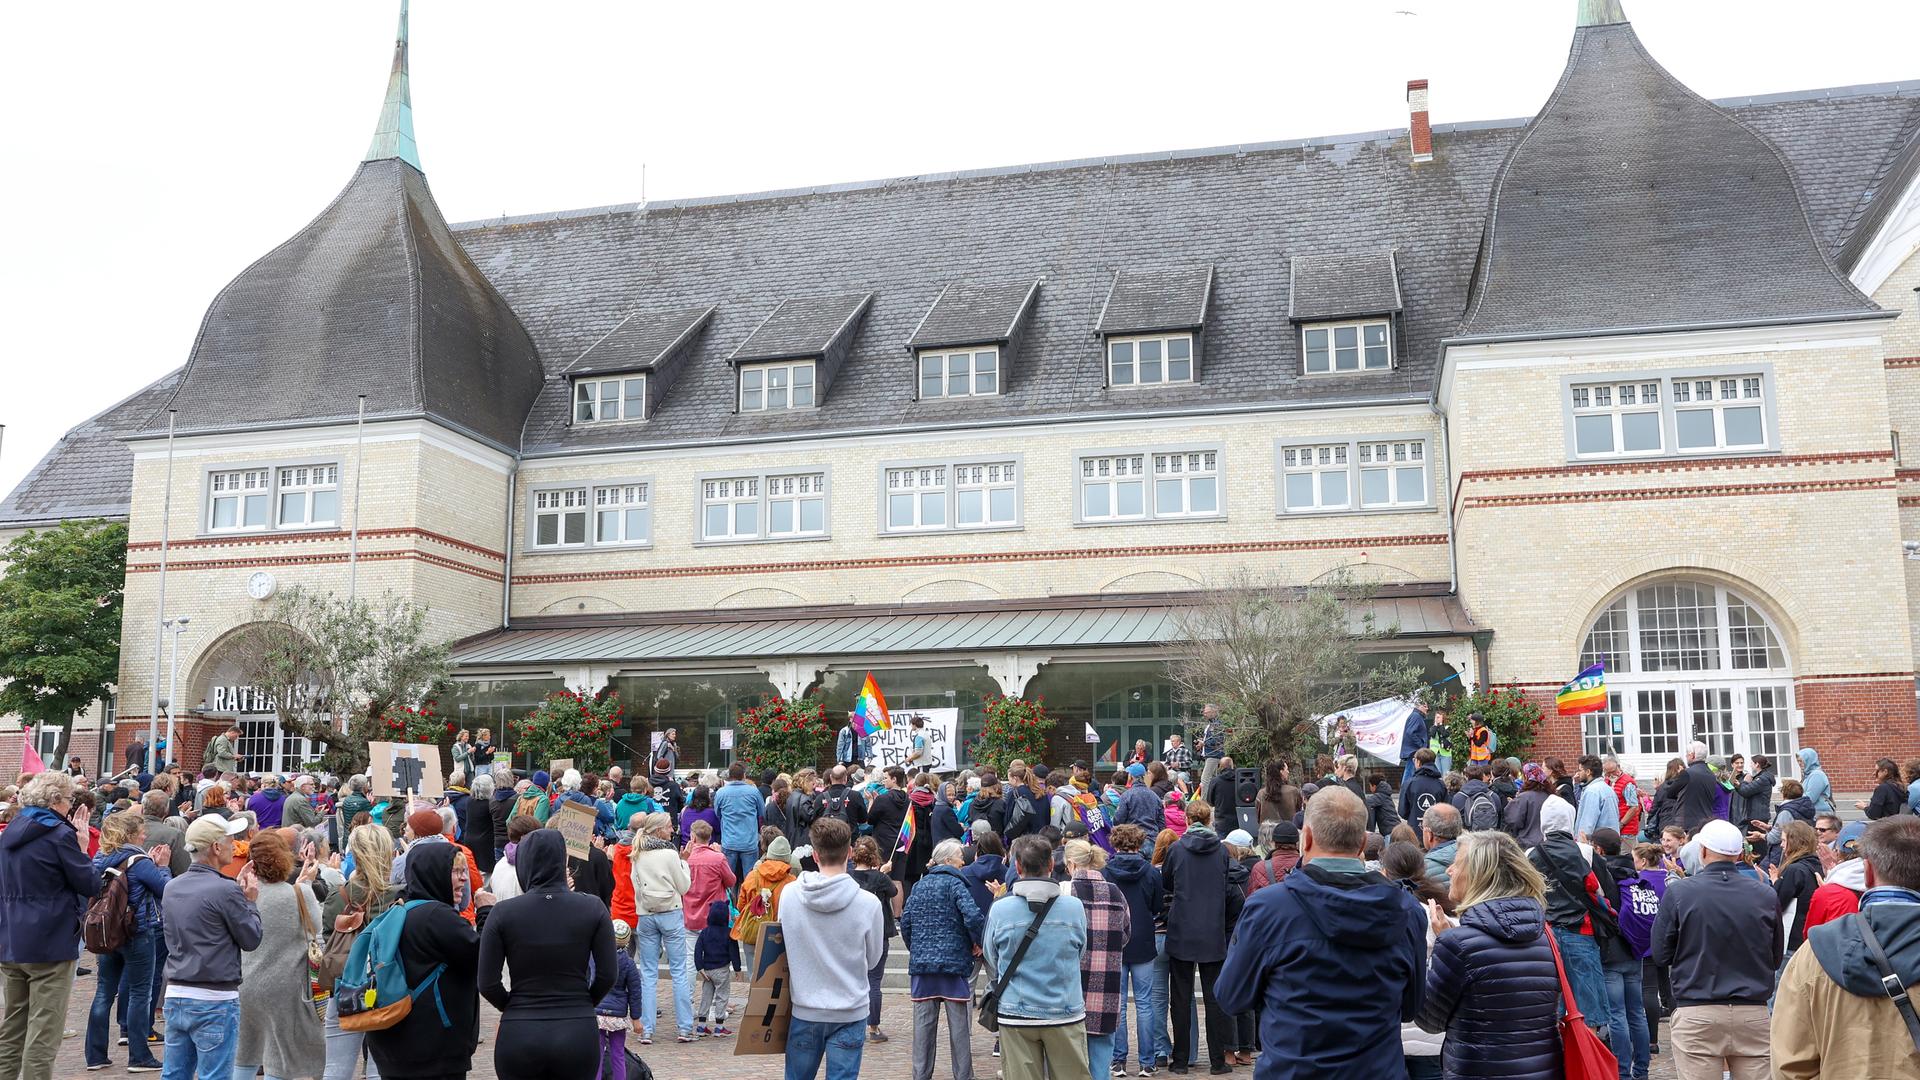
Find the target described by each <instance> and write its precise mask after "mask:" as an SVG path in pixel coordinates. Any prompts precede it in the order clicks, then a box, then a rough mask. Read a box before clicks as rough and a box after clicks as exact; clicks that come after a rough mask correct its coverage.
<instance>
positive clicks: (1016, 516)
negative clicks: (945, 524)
mask: <svg viewBox="0 0 1920 1080" xmlns="http://www.w3.org/2000/svg"><path fill="white" fill-rule="evenodd" d="M1016 467H1017V466H1016V465H1015V463H1014V462H1011V461H989V462H986V463H984V464H983V463H979V462H975V463H972V464H966V465H955V466H954V467H953V485H954V496H953V506H954V509H953V524H954V527H955V528H957V529H985V528H992V527H995V526H1004V525H1014V524H1017V523H1018V522H1019V520H1020V493H1019V481H1018V477H1017V475H1016V472H1015V469H1016Z"/></svg>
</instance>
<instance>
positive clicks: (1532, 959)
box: [1414, 831, 1560, 1080]
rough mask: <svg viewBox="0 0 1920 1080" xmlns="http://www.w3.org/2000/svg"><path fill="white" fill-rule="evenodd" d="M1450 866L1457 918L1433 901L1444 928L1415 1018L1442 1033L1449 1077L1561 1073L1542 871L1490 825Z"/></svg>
mask: <svg viewBox="0 0 1920 1080" xmlns="http://www.w3.org/2000/svg"><path fill="white" fill-rule="evenodd" d="M1449 876H1450V877H1451V887H1450V889H1449V895H1450V896H1451V898H1452V900H1453V904H1454V908H1455V909H1456V910H1458V911H1459V912H1460V922H1459V925H1458V926H1455V925H1454V924H1453V920H1451V919H1449V918H1447V915H1446V913H1445V912H1444V911H1442V910H1441V909H1440V906H1439V905H1438V904H1436V903H1433V902H1431V901H1429V902H1428V905H1427V908H1428V912H1429V914H1430V919H1431V922H1432V925H1433V930H1434V933H1435V934H1437V935H1438V936H1437V937H1436V939H1435V941H1434V946H1433V959H1432V963H1431V965H1430V966H1429V967H1428V968H1427V985H1426V996H1425V998H1424V1000H1423V1001H1422V1003H1421V1005H1420V1013H1419V1015H1418V1016H1416V1017H1415V1018H1414V1022H1415V1023H1417V1024H1419V1025H1420V1027H1421V1029H1422V1030H1425V1031H1430V1032H1434V1033H1436V1034H1437V1033H1439V1032H1445V1033H1446V1036H1447V1041H1446V1044H1445V1046H1444V1047H1443V1049H1442V1051H1441V1060H1442V1062H1443V1063H1444V1066H1445V1069H1446V1075H1447V1077H1449V1078H1450V1080H1451V1078H1454V1077H1460V1078H1471V1077H1502V1078H1509V1080H1558V1077H1559V1076H1560V1036H1559V1028H1558V1020H1559V1010H1560V977H1559V974H1558V973H1557V971H1556V970H1555V965H1554V951H1553V944H1552V939H1551V938H1549V937H1548V936H1547V933H1548V931H1547V911H1546V904H1545V898H1546V892H1547V885H1546V879H1545V878H1543V877H1542V876H1541V875H1540V872H1539V871H1538V870H1535V869H1534V868H1533V865H1532V864H1531V863H1529V862H1528V861H1527V857H1526V854H1525V853H1524V852H1522V851H1521V850H1520V845H1519V843H1518V842H1517V841H1515V840H1514V838H1513V837H1511V836H1508V835H1507V834H1505V833H1502V832H1493V831H1483V832H1470V833H1466V834H1464V835H1462V836H1461V837H1460V842H1459V846H1458V848H1456V852H1455V856H1454V861H1453V867H1452V869H1451V871H1450V872H1449Z"/></svg>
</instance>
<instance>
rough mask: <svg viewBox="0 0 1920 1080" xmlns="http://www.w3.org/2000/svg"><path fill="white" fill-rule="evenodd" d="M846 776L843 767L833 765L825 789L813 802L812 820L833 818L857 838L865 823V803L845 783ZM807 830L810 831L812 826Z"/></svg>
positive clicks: (853, 789) (856, 792) (857, 792)
mask: <svg viewBox="0 0 1920 1080" xmlns="http://www.w3.org/2000/svg"><path fill="white" fill-rule="evenodd" d="M847 775H848V774H847V767H846V766H845V765H835V766H834V767H833V771H831V772H829V773H828V774H827V789H826V790H825V791H823V792H821V793H820V795H819V797H818V798H817V799H816V800H815V811H814V820H815V821H823V820H825V819H827V818H833V819H834V820H836V821H843V822H846V825H847V829H848V830H849V831H850V832H852V833H853V835H855V836H858V835H860V830H861V827H862V826H864V825H866V823H867V801H866V800H865V799H863V798H861V797H860V792H859V791H858V790H856V789H855V788H854V787H853V785H852V784H850V783H848V782H847ZM807 828H808V829H809V830H811V829H812V828H813V826H812V825H808V826H807Z"/></svg>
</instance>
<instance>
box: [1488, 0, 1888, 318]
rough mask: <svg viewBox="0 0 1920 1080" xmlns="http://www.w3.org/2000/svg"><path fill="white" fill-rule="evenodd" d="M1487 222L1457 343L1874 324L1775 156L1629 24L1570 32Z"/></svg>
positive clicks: (1871, 309) (1868, 304)
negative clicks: (1650, 50)
mask: <svg viewBox="0 0 1920 1080" xmlns="http://www.w3.org/2000/svg"><path fill="white" fill-rule="evenodd" d="M1487 222H1488V224H1487V228H1486V232H1485V236H1484V237H1483V239H1482V242H1481V245H1480V250H1479V255H1478V260H1477V263H1476V266H1475V273H1474V281H1473V286H1472V292H1471V296H1472V299H1471V302H1470V304H1469V306H1468V309H1467V314H1466V318H1465V319H1464V320H1463V321H1462V324H1461V326H1460V329H1459V331H1458V333H1457V334H1456V335H1454V336H1455V338H1456V339H1460V340H1498V339H1502V338H1514V337H1526V336H1534V335H1564V334H1566V333H1568V332H1579V331H1610V330H1624V329H1632V328H1651V327H1675V326H1700V325H1755V324H1762V323H1767V322H1781V321H1789V320H1802V319H1807V318H1817V317H1849V316H1852V317H1858V316H1862V315H1871V314H1874V313H1877V312H1878V309H1877V308H1876V307H1875V306H1874V304H1873V302H1872V301H1871V300H1870V299H1868V298H1867V297H1866V296H1864V295H1862V294H1861V293H1860V291H1859V290H1858V289H1856V288H1854V287H1853V285H1852V284H1851V283H1850V282H1849V281H1847V279H1846V277H1845V275H1844V274H1843V273H1842V272H1841V271H1840V270H1839V268H1838V267H1837V266H1836V265H1835V264H1834V262H1833V261H1832V259H1831V258H1829V253H1828V252H1826V251H1824V250H1822V248H1821V245H1820V240H1819V233H1818V231H1817V229H1816V227H1815V226H1814V223H1813V221H1812V220H1811V218H1810V216H1809V213H1808V211H1807V207H1806V204H1805V202H1804V201H1803V199H1802V198H1801V195H1800V192H1799V190H1798V188H1797V187H1796V185H1795V180H1794V176H1793V172H1792V170H1791V168H1790V166H1789V165H1788V163H1787V161H1786V160H1784V159H1783V157H1782V155H1781V154H1780V153H1779V151H1777V150H1776V148H1775V147H1774V146H1773V145H1771V144H1769V143H1768V142H1767V141H1766V140H1765V139H1762V138H1760V137H1759V136H1758V135H1757V134H1756V133H1755V132H1754V131H1753V130H1752V129H1750V128H1749V127H1747V126H1746V125H1745V124H1743V123H1741V121H1740V120H1739V118H1738V116H1737V115H1736V114H1735V113H1733V112H1731V111H1729V110H1724V109H1721V108H1718V107H1716V106H1715V105H1713V104H1712V103H1710V102H1708V101H1706V100H1705V99H1703V98H1701V97H1699V96H1697V95H1696V94H1694V93H1693V92H1692V91H1691V90H1688V89H1687V88H1686V87H1685V86H1683V85H1681V83H1680V82H1679V81H1678V80H1677V79H1675V78H1673V76H1671V75H1669V74H1668V73H1667V72H1666V70H1665V69H1664V68H1662V67H1660V65H1659V64H1658V63H1656V62H1655V61H1654V60H1653V58H1652V57H1651V56H1649V55H1648V54H1647V51H1646V49H1645V48H1644V47H1643V46H1642V45H1641V43H1640V39H1639V37H1638V35H1636V34H1635V33H1634V30H1633V27H1632V26H1631V25H1630V24H1627V23H1624V22H1615V23H1610V24H1608V25H1603V26H1583V27H1581V28H1579V29H1578V30H1576V31H1574V38H1573V48H1572V50H1571V52H1570V53H1569V55H1568V59H1567V66H1566V70H1565V71H1564V73H1563V74H1562V75H1561V78H1560V84H1559V86H1558V87H1557V88H1556V89H1555V90H1554V92H1553V95H1552V96H1551V97H1550V98H1549V99H1548V101H1547V104H1546V106H1545V107H1544V108H1543V109H1541V111H1540V112H1539V114H1538V115H1537V116H1535V118H1534V119H1533V120H1532V121H1531V122H1530V123H1529V124H1528V125H1527V128H1526V130H1525V132H1524V134H1522V136H1521V137H1520V140H1519V141H1518V142H1517V143H1516V144H1515V146H1514V149H1513V151H1512V153H1511V154H1510V155H1509V157H1508V159H1507V161H1506V162H1505V163H1504V164H1503V165H1502V166H1501V170H1500V176H1499V179H1498V181H1497V182H1496V184H1495V187H1494V193H1493V198H1492V201H1491V205H1490V208H1489V211H1488V215H1487Z"/></svg>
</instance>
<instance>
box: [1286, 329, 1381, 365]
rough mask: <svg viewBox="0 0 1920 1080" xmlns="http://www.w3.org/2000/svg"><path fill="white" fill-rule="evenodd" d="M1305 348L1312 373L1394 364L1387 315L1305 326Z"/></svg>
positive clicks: (1303, 331) (1303, 337)
mask: <svg viewBox="0 0 1920 1080" xmlns="http://www.w3.org/2000/svg"><path fill="white" fill-rule="evenodd" d="M1301 352H1302V354H1303V355H1304V356H1305V358H1306V364H1305V366H1306V372H1307V374H1309V375H1334V374H1345V373H1348V372H1354V371H1386V370H1388V369H1389V368H1391V367H1393V333H1392V328H1391V326H1390V325H1389V324H1388V322H1387V321H1386V320H1385V319H1369V320H1366V321H1362V322H1348V323H1318V324H1315V325H1313V326H1307V327H1303V328H1302V331H1301Z"/></svg>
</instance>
